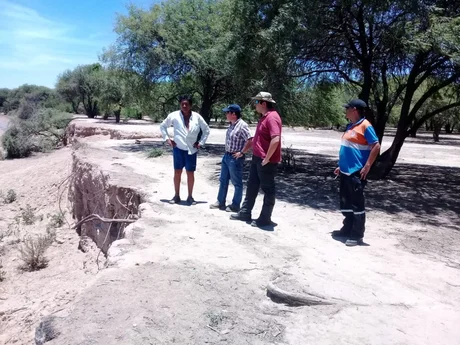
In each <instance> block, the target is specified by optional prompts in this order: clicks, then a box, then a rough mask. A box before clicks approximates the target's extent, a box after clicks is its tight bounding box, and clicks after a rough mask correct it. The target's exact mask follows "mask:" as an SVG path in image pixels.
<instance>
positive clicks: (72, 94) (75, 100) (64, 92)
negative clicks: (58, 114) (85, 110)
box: [56, 70, 81, 114]
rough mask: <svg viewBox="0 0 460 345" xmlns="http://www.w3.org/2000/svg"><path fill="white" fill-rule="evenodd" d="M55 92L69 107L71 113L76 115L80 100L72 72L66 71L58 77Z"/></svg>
mask: <svg viewBox="0 0 460 345" xmlns="http://www.w3.org/2000/svg"><path fill="white" fill-rule="evenodd" d="M56 91H57V92H58V93H59V94H60V95H61V97H62V98H63V99H64V100H65V101H66V102H68V103H69V104H70V105H71V107H72V111H73V112H74V113H75V114H77V113H78V106H79V105H80V102H81V98H80V94H79V92H78V87H77V81H76V78H75V74H74V73H73V71H72V70H66V71H64V72H63V73H62V74H60V75H59V76H58V81H57V83H56Z"/></svg>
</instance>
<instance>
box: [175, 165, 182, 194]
mask: <svg viewBox="0 0 460 345" xmlns="http://www.w3.org/2000/svg"><path fill="white" fill-rule="evenodd" d="M181 176H182V169H180V170H174V192H175V193H176V194H175V195H174V196H175V197H179V194H180V179H181Z"/></svg>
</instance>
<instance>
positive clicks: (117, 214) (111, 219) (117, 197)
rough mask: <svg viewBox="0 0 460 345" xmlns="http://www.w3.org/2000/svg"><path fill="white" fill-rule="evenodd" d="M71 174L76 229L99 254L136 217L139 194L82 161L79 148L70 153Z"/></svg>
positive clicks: (118, 237) (71, 197) (105, 251)
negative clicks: (97, 249)
mask: <svg viewBox="0 0 460 345" xmlns="http://www.w3.org/2000/svg"><path fill="white" fill-rule="evenodd" d="M72 160H73V164H72V177H71V179H70V186H69V188H70V189H69V201H70V203H71V205H72V216H73V219H74V220H75V223H76V224H77V226H76V230H77V233H78V235H80V236H81V237H82V239H83V240H82V242H81V246H80V247H81V248H82V249H83V250H84V249H85V248H84V247H85V243H86V237H89V238H90V239H92V240H93V241H94V242H95V243H96V245H97V247H98V248H100V249H102V251H103V253H107V250H108V248H110V245H111V244H112V243H113V242H114V241H116V240H118V239H121V238H123V237H124V230H125V227H126V226H127V225H128V224H130V223H133V222H134V221H135V220H136V219H137V217H138V209H139V204H140V203H141V202H142V201H141V200H142V198H141V195H140V194H139V193H138V192H136V191H135V190H134V189H131V188H127V187H122V186H117V185H113V184H111V182H110V177H109V175H108V174H107V173H105V172H104V171H102V170H101V169H100V167H99V166H98V165H96V164H94V163H93V164H91V163H88V162H87V161H85V157H84V155H82V154H81V153H80V152H79V151H74V153H73V154H72Z"/></svg>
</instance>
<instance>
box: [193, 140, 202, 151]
mask: <svg viewBox="0 0 460 345" xmlns="http://www.w3.org/2000/svg"><path fill="white" fill-rule="evenodd" d="M193 147H194V148H196V149H198V150H199V149H200V148H201V146H200V143H199V142H198V141H197V142H196V143H195V144H193Z"/></svg>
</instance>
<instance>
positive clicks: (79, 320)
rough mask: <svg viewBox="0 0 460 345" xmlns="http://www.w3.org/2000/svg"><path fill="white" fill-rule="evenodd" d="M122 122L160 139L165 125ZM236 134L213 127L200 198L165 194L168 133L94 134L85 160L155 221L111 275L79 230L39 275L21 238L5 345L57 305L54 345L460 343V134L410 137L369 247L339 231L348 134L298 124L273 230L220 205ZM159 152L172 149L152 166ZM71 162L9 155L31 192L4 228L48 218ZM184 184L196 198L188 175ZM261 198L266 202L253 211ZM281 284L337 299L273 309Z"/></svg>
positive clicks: (115, 254) (66, 237) (62, 156)
mask: <svg viewBox="0 0 460 345" xmlns="http://www.w3.org/2000/svg"><path fill="white" fill-rule="evenodd" d="M81 122H82V123H81V125H82V126H94V125H95V124H94V123H90V122H94V121H84V120H81ZM98 125H99V124H98ZM101 126H103V125H101ZM110 126H114V127H117V128H122V129H123V131H136V132H144V133H146V134H153V136H155V135H157V133H158V125H138V126H136V125H115V124H113V125H110ZM223 137H224V131H223V130H217V129H213V130H212V134H211V137H210V140H209V145H207V147H206V148H205V149H204V150H203V151H202V152H201V154H200V157H199V166H198V171H197V176H196V188H195V199H196V200H197V201H199V203H198V205H196V206H193V207H189V206H186V205H170V204H168V203H166V200H168V199H170V198H171V197H172V194H173V188H172V169H171V165H172V157H171V152H170V151H171V150H170V149H169V148H166V147H163V146H162V145H161V143H160V142H159V141H158V140H152V139H145V140H141V142H137V143H136V142H135V141H134V140H108V139H107V137H104V136H97V137H91V138H87V139H84V140H83V142H84V143H85V145H82V146H80V148H79V150H83V151H82V156H85V157H87V159H88V161H89V162H91V163H92V164H97V165H99V166H100V168H101V169H102V170H104V171H106V172H108V173H109V174H112V175H113V176H117V178H120V176H126V179H124V180H123V181H122V182H123V183H124V184H125V185H131V186H132V187H133V188H136V189H138V190H139V191H140V192H141V193H142V194H143V195H144V196H145V203H144V204H143V205H142V214H141V216H142V217H141V219H140V220H139V221H137V222H136V223H134V224H133V225H132V226H130V228H129V231H127V233H126V238H125V239H123V240H120V241H117V242H114V244H113V245H112V248H111V249H110V251H109V257H108V264H109V266H108V268H107V269H105V270H103V271H101V272H99V273H98V274H97V275H96V274H95V273H96V271H97V269H96V264H95V261H94V260H95V258H94V255H95V252H91V253H86V254H83V253H81V252H79V251H78V250H77V243H78V238H76V237H77V236H76V235H75V234H74V233H72V232H70V231H69V230H68V228H66V227H65V226H64V227H63V228H62V229H60V230H59V231H58V239H61V240H60V241H59V243H56V244H55V245H53V247H52V248H51V249H50V252H49V256H50V259H51V260H50V264H49V266H48V267H47V268H46V269H44V270H42V271H39V272H35V273H21V274H19V273H18V271H17V270H16V267H17V259H16V257H17V256H16V255H13V254H11V253H14V252H15V248H14V247H11V246H10V245H9V244H8V245H7V250H8V253H10V254H7V256H5V257H4V260H3V261H4V266H5V267H6V271H7V279H6V280H5V281H4V282H2V283H0V284H1V285H0V286H1V290H0V293H1V295H0V297H1V298H2V300H1V302H2V307H1V309H0V313H1V315H0V317H1V318H2V319H1V320H2V323H1V326H0V327H1V328H2V329H1V330H0V331H1V334H2V337H3V338H0V341H1V340H3V341H4V342H5V343H16V344H30V343H31V339H32V337H33V327H35V326H37V321H38V319H39V318H40V317H41V316H44V315H49V314H52V315H54V316H56V317H57V319H55V327H56V329H57V330H58V331H59V332H60V335H59V336H58V337H57V338H56V339H55V340H52V341H50V342H49V344H75V345H76V344H101V345H102V344H104V345H110V344H204V343H207V344H458V343H459V342H458V339H460V330H459V329H458V324H460V312H459V310H460V293H459V291H460V271H459V269H460V260H459V252H460V220H459V218H458V210H460V207H459V201H458V200H457V198H456V197H455V196H456V195H458V193H459V192H460V181H459V180H460V169H459V167H460V159H459V157H460V156H459V153H460V147H459V145H458V144H457V142H458V139H457V137H455V136H452V137H450V138H449V143H450V144H451V145H445V144H443V143H441V144H437V145H433V144H430V143H429V142H430V140H429V136H428V135H427V136H423V135H422V137H421V138H420V139H417V140H411V142H409V143H408V144H406V145H405V146H404V148H403V152H402V154H401V163H402V164H399V165H398V166H397V167H396V168H395V171H394V173H393V174H392V176H391V179H389V180H385V181H371V182H370V183H369V185H368V188H367V195H368V209H369V211H370V212H369V213H368V218H367V230H366V238H365V242H366V244H367V245H366V246H361V247H356V248H347V247H345V246H344V244H343V243H341V242H339V241H335V240H333V239H332V238H331V237H330V232H331V231H332V230H336V229H338V228H339V227H340V224H341V215H340V214H339V213H338V212H337V204H338V197H337V188H338V181H336V180H334V179H333V177H332V169H333V167H334V166H335V162H336V155H337V150H338V146H339V143H340V134H339V133H336V132H331V131H305V130H301V129H287V130H285V135H284V138H283V142H284V144H285V146H289V145H291V144H292V145H293V148H294V149H299V150H300V151H299V152H298V154H297V155H298V164H299V169H298V170H299V172H298V173H297V174H287V173H280V175H279V176H278V186H279V188H278V200H277V204H276V206H275V210H274V215H273V220H274V221H275V222H276V223H277V226H276V227H275V228H274V231H262V230H260V229H257V228H252V227H250V226H249V225H248V224H245V223H242V222H235V221H231V220H230V219H229V214H228V213H226V212H222V211H216V210H210V209H209V203H211V202H214V201H215V198H216V194H217V188H218V175H219V168H220V167H219V161H220V155H221V153H222V147H221V146H220V144H222V142H223ZM385 145H388V144H387V143H385ZM152 148H159V149H161V150H164V155H163V156H162V157H158V158H153V159H148V158H147V157H146V153H147V152H148V151H149V150H151V149H152ZM428 158H429V159H428ZM50 166H53V169H52V170H50V169H49V167H50ZM69 166H70V152H69V149H63V150H60V151H57V152H55V153H52V154H50V155H46V156H38V157H33V158H30V159H26V160H18V161H11V162H1V163H0V173H1V174H0V183H1V184H2V186H5V185H6V186H10V185H14V186H15V187H14V188H16V189H17V190H18V195H20V197H19V199H18V202H17V203H14V204H11V205H8V206H1V207H0V216H1V217H2V219H3V222H4V224H6V223H8V222H11V221H12V219H13V217H14V215H16V214H17V213H18V212H19V210H20V209H19V207H21V206H22V207H24V205H25V203H30V204H32V205H34V207H37V208H39V209H40V211H39V212H45V211H46V212H50V211H51V212H52V211H53V210H56V199H55V197H53V193H49V191H53V190H55V189H56V184H59V181H62V180H63V179H65V177H66V175H67V174H68V169H69ZM58 167H60V169H57V168H58ZM55 170H57V171H55ZM141 175H142V176H144V177H145V179H140V178H138V177H139V176H141ZM18 181H20V182H18ZM140 181H145V182H142V183H141V182H140ZM53 188H54V189H53ZM182 188H183V189H182V190H183V192H184V194H183V197H185V190H186V185H185V181H183V186H182ZM2 189H5V188H4V187H2ZM232 193H233V189H232V188H230V191H229V197H228V199H230V198H231V195H232ZM260 206H261V197H259V199H258V202H257V204H256V207H255V210H254V214H253V215H254V216H257V212H258V211H260ZM34 230H36V229H34ZM26 231H27V229H26ZM29 231H30V229H29ZM61 242H63V243H61ZM2 244H3V243H2ZM271 281H275V284H278V285H279V286H280V287H282V288H283V289H285V290H288V291H293V292H300V293H314V294H318V295H322V296H323V297H324V298H325V299H326V300H327V301H329V302H331V303H332V304H331V305H320V306H314V307H297V308H293V307H288V306H285V305H283V304H278V303H275V302H274V301H272V300H271V299H270V298H268V297H267V296H266V286H267V284H268V283H269V282H271ZM66 296H67V298H66ZM21 308H25V309H21ZM16 309H19V310H17V311H16ZM5 321H6V323H5Z"/></svg>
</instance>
